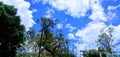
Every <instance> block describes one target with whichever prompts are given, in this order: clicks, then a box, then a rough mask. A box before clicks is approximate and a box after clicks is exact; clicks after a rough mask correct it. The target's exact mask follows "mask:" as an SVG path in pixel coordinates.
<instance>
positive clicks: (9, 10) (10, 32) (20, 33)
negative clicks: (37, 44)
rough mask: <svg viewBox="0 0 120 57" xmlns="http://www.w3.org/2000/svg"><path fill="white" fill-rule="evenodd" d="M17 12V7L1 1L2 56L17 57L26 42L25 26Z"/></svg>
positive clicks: (0, 50) (0, 56) (0, 32)
mask: <svg viewBox="0 0 120 57" xmlns="http://www.w3.org/2000/svg"><path fill="white" fill-rule="evenodd" d="M16 13H17V9H16V8H14V7H13V6H10V5H6V4H3V3H2V2H0V57H15V53H16V49H17V48H18V47H20V46H21V44H22V43H23V42H24V39H25V36H24V26H23V25H21V23H20V22H21V20H20V17H19V16H16Z"/></svg>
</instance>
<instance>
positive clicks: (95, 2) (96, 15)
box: [89, 0, 107, 21]
mask: <svg viewBox="0 0 120 57" xmlns="http://www.w3.org/2000/svg"><path fill="white" fill-rule="evenodd" d="M90 4H91V10H92V14H91V15H90V16H89V18H90V19H92V20H93V21H107V18H106V14H105V13H104V8H103V7H102V6H101V1H99V0H91V1H90Z"/></svg>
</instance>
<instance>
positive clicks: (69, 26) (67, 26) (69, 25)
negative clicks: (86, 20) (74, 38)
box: [65, 24, 76, 32]
mask: <svg viewBox="0 0 120 57" xmlns="http://www.w3.org/2000/svg"><path fill="white" fill-rule="evenodd" d="M65 27H66V28H68V29H70V32H72V31H73V30H75V29H76V27H73V26H72V25H71V24H67V25H66V26H65Z"/></svg>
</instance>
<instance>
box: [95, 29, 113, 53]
mask: <svg viewBox="0 0 120 57" xmlns="http://www.w3.org/2000/svg"><path fill="white" fill-rule="evenodd" d="M113 30H114V29H113V28H112V27H109V28H107V29H105V28H104V29H102V30H101V34H100V35H99V39H98V41H97V43H98V50H99V51H101V52H110V53H112V48H113V44H112V43H113V39H112V32H113Z"/></svg>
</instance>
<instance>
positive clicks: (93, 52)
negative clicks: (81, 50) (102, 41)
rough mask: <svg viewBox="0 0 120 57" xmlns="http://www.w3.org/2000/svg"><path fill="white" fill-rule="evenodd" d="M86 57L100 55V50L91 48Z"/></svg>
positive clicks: (97, 56)
mask: <svg viewBox="0 0 120 57" xmlns="http://www.w3.org/2000/svg"><path fill="white" fill-rule="evenodd" d="M84 57H100V56H99V52H98V51H97V50H95V49H90V50H89V51H88V52H86V53H85V54H84Z"/></svg>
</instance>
